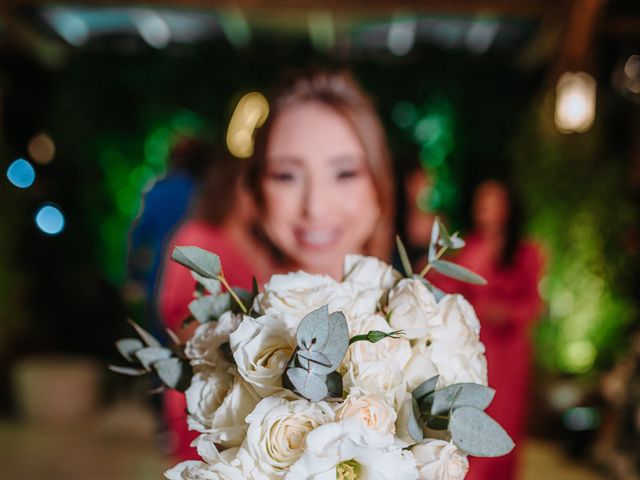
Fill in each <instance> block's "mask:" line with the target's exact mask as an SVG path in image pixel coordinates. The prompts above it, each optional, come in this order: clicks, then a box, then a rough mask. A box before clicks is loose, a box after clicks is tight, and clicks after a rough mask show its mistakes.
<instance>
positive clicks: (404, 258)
mask: <svg viewBox="0 0 640 480" xmlns="http://www.w3.org/2000/svg"><path fill="white" fill-rule="evenodd" d="M396 246H397V248H398V254H399V255H400V262H401V263H402V269H403V270H404V274H405V277H407V278H409V277H411V275H413V269H412V268H411V261H410V260H409V255H408V254H407V249H406V248H405V246H404V243H402V240H400V237H399V236H398V235H396Z"/></svg>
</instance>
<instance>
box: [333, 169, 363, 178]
mask: <svg viewBox="0 0 640 480" xmlns="http://www.w3.org/2000/svg"><path fill="white" fill-rule="evenodd" d="M359 173H360V172H358V171H357V170H342V171H340V172H338V180H349V179H351V178H355V177H357V176H358V175H359Z"/></svg>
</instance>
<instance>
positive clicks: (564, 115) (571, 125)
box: [554, 72, 596, 133]
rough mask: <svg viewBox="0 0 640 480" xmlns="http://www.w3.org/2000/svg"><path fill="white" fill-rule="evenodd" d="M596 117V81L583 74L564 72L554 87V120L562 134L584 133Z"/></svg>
mask: <svg viewBox="0 0 640 480" xmlns="http://www.w3.org/2000/svg"><path fill="white" fill-rule="evenodd" d="M595 116H596V81H595V79H594V78H593V77H592V76H591V75H589V74H588V73H585V72H566V73H564V74H562V76H561V77H560V79H559V80H558V84H557V85H556V106H555V114H554V120H555V123H556V127H558V130H560V131H561V132H562V133H584V132H586V131H588V130H589V129H590V128H591V125H593V121H594V119H595Z"/></svg>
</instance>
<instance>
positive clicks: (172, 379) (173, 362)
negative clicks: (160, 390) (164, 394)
mask: <svg viewBox="0 0 640 480" xmlns="http://www.w3.org/2000/svg"><path fill="white" fill-rule="evenodd" d="M153 368H155V370H156V372H157V373H158V376H159V377H160V380H162V383H164V384H165V385H166V386H167V387H169V388H173V389H174V390H179V391H181V392H184V391H185V390H186V389H187V388H189V385H190V384H191V376H192V375H193V371H192V370H191V366H190V365H189V364H187V363H186V362H184V361H182V360H180V359H179V358H175V357H173V358H167V359H166V360H159V361H158V362H156V363H154V364H153Z"/></svg>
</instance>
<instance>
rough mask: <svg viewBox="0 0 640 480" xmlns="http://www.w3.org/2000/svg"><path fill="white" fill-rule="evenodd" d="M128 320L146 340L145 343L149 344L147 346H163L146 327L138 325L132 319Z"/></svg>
mask: <svg viewBox="0 0 640 480" xmlns="http://www.w3.org/2000/svg"><path fill="white" fill-rule="evenodd" d="M127 321H128V322H129V323H130V324H131V326H133V328H135V330H136V332H137V333H138V335H140V338H142V340H143V341H144V343H146V344H147V346H149V347H154V348H162V344H161V343H160V342H159V341H158V340H156V339H155V337H154V336H153V335H151V334H150V333H149V332H147V331H146V330H145V329H144V328H142V327H141V326H140V325H138V324H137V323H136V322H134V321H133V320H131V319H129V320H127Z"/></svg>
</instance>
